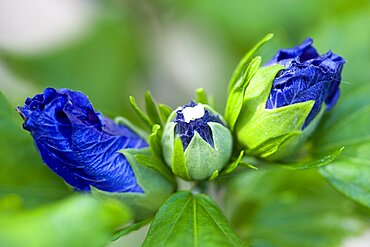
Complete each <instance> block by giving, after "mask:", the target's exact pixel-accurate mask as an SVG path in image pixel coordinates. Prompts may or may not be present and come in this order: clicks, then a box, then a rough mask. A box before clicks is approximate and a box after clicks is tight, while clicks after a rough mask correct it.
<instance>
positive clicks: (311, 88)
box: [266, 38, 345, 129]
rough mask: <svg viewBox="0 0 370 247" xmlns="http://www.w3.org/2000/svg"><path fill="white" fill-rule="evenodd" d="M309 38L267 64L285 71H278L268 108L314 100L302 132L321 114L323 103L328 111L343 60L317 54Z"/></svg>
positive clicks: (337, 57) (281, 51)
mask: <svg viewBox="0 0 370 247" xmlns="http://www.w3.org/2000/svg"><path fill="white" fill-rule="evenodd" d="M312 42H313V41H312V39H310V38H307V39H306V40H305V41H304V42H303V43H302V44H301V45H299V46H297V47H295V48H291V49H282V50H280V51H279V52H278V53H277V54H276V55H275V56H274V57H273V58H272V59H271V60H270V61H269V62H268V63H267V64H266V65H271V64H281V65H284V66H285V67H286V69H284V70H282V71H280V72H279V73H278V74H277V76H276V78H275V80H274V82H273V85H272V89H271V93H270V96H269V98H268V100H267V102H266V108H267V109H273V108H278V107H283V106H286V105H290V104H294V103H299V102H305V101H309V100H314V101H315V104H314V106H313V107H312V110H311V112H310V113H309V115H308V117H307V119H306V121H305V123H304V125H303V129H304V128H305V127H307V125H308V124H309V123H310V122H311V121H312V120H313V119H314V118H315V116H316V115H317V114H318V113H319V112H320V109H321V106H322V104H323V103H324V102H325V104H326V109H327V110H330V109H331V108H332V107H333V106H334V105H335V103H336V102H337V100H338V98H339V94H340V90H339V83H340V81H341V73H342V69H343V64H344V63H345V60H344V59H343V58H342V57H340V56H338V55H336V54H334V53H332V52H331V51H329V52H327V53H326V54H324V55H321V56H320V55H319V54H318V53H317V51H316V49H315V48H314V47H313V46H312Z"/></svg>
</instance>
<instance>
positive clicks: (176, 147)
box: [171, 136, 191, 180]
mask: <svg viewBox="0 0 370 247" xmlns="http://www.w3.org/2000/svg"><path fill="white" fill-rule="evenodd" d="M171 164H172V166H171V167H172V172H173V173H174V174H176V175H177V176H179V177H182V178H184V179H186V180H191V178H190V176H189V171H188V168H187V166H186V158H185V153H184V147H183V146H182V142H181V139H180V137H178V136H177V137H176V138H175V142H174V144H173V153H172V163H171Z"/></svg>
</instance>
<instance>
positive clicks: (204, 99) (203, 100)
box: [196, 88, 208, 105]
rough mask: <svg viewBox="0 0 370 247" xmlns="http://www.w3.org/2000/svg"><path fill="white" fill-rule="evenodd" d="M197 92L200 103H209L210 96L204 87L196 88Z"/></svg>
mask: <svg viewBox="0 0 370 247" xmlns="http://www.w3.org/2000/svg"><path fill="white" fill-rule="evenodd" d="M196 94H197V102H198V103H201V104H205V105H208V97H207V94H206V91H204V89H203V88H198V89H197V90H196Z"/></svg>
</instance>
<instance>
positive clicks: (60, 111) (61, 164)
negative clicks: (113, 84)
mask: <svg viewBox="0 0 370 247" xmlns="http://www.w3.org/2000/svg"><path fill="white" fill-rule="evenodd" d="M18 111H19V113H20V114H21V116H22V117H23V118H24V120H25V122H24V124H23V128H24V129H26V130H28V131H29V132H30V133H31V135H32V136H33V138H34V141H35V143H36V146H37V148H38V150H39V152H40V154H41V157H42V160H43V161H44V162H45V163H46V164H47V165H48V166H49V167H50V168H51V169H52V170H53V171H54V172H55V173H57V174H58V175H59V176H60V177H62V178H63V179H64V180H65V181H66V182H67V183H68V184H70V185H71V186H73V187H74V188H75V189H76V190H83V191H89V190H90V186H94V187H96V188H98V189H100V190H104V191H108V192H143V190H142V189H141V187H140V186H139V185H138V183H137V181H136V178H135V175H134V173H133V171H132V168H131V166H130V164H129V162H128V161H127V159H126V158H125V156H124V155H123V154H121V153H119V152H118V151H119V150H121V149H127V148H144V147H147V146H148V144H147V143H146V142H145V140H143V139H142V138H140V137H139V136H138V135H136V134H135V133H134V132H132V131H131V130H130V129H129V128H127V127H125V126H122V125H117V124H116V123H115V122H113V121H112V120H111V119H109V118H106V117H104V116H103V115H102V114H100V113H98V112H95V111H94V108H93V107H92V105H91V104H90V102H89V100H88V98H87V97H86V95H84V94H83V93H80V92H76V91H71V90H68V89H60V90H55V89H53V88H47V89H45V91H44V93H43V94H38V95H36V96H34V97H33V98H32V99H30V98H28V99H27V100H26V102H25V105H24V107H18Z"/></svg>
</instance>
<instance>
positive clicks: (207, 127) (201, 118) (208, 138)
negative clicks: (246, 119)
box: [162, 101, 232, 180]
mask: <svg viewBox="0 0 370 247" xmlns="http://www.w3.org/2000/svg"><path fill="white" fill-rule="evenodd" d="M162 145H163V154H164V158H165V160H166V162H167V164H168V165H170V166H171V167H172V171H173V172H174V173H175V174H176V175H178V176H180V177H182V178H184V179H187V180H193V179H195V180H200V179H207V178H210V177H211V176H212V175H213V174H214V173H215V172H216V173H218V172H219V171H220V170H221V169H222V168H223V167H224V166H225V165H226V163H227V162H228V161H229V159H230V156H231V150H232V137H231V133H230V131H229V129H228V128H227V127H226V126H225V124H224V121H223V120H222V119H221V117H220V116H219V115H218V114H217V113H216V112H215V111H214V110H213V109H212V108H210V107H209V106H207V105H203V104H196V103H195V102H193V101H191V102H190V103H189V104H187V105H184V106H182V107H181V108H178V109H177V110H176V111H174V112H173V113H172V114H171V115H170V117H169V120H168V122H167V124H166V126H165V129H164V133H163V137H162Z"/></svg>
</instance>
